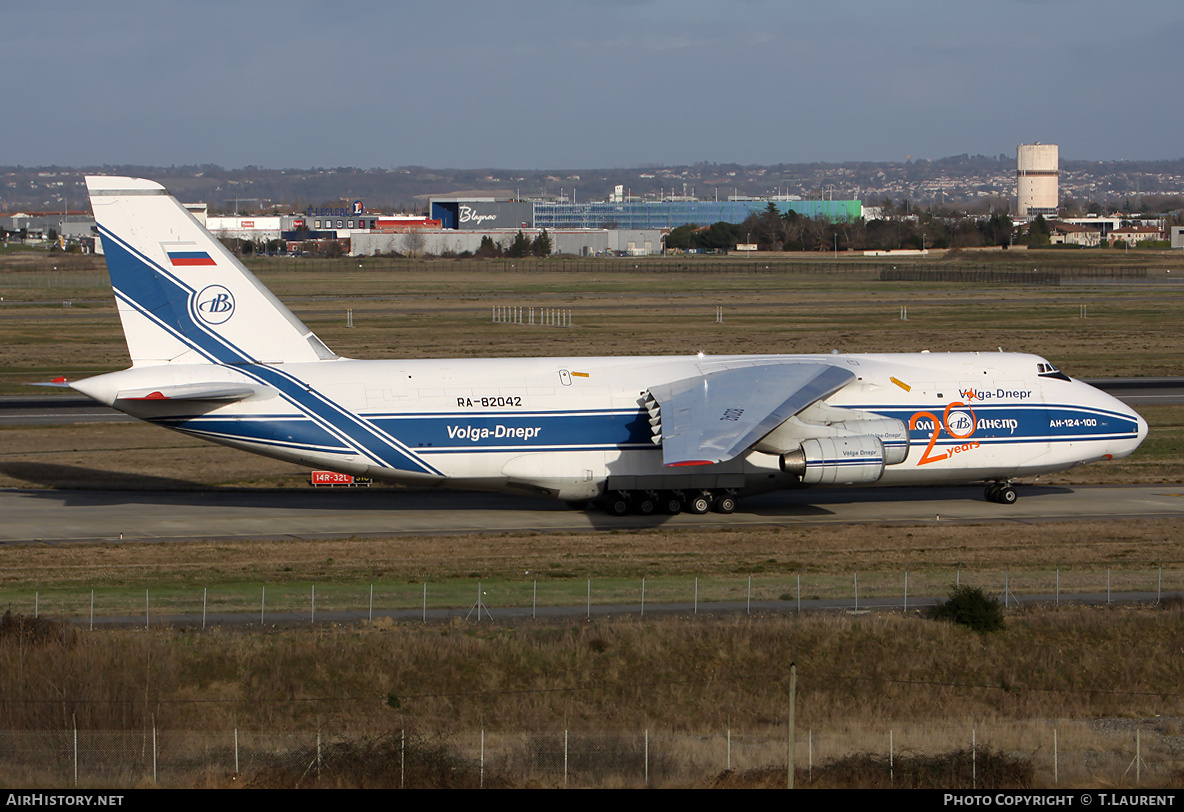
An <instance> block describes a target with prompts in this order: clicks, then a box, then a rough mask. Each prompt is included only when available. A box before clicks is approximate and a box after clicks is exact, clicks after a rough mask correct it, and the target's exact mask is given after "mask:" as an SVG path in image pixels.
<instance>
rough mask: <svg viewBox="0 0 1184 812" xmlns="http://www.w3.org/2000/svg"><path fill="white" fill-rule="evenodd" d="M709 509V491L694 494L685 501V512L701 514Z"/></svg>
mask: <svg viewBox="0 0 1184 812" xmlns="http://www.w3.org/2000/svg"><path fill="white" fill-rule="evenodd" d="M709 510H711V494H709V493H700V494H696V495H695V496H692V497H691V500H690V502H688V503H687V513H693V514H695V515H696V516H702V515H703V514H704V513H706V512H707V511H709Z"/></svg>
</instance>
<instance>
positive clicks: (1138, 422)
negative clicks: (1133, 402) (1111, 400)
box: [1112, 399, 1147, 460]
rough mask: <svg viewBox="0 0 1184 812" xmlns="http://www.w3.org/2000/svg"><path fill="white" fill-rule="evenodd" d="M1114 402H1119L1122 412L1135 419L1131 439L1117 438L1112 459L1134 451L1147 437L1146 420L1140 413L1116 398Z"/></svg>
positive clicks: (1127, 455) (1128, 454) (1125, 455)
mask: <svg viewBox="0 0 1184 812" xmlns="http://www.w3.org/2000/svg"><path fill="white" fill-rule="evenodd" d="M1115 402H1116V403H1117V404H1119V407H1120V408H1121V411H1122V412H1124V413H1125V414H1127V415H1129V416H1130V418H1131V419H1132V420H1134V421H1135V436H1134V437H1133V438H1131V439H1127V440H1119V441H1118V443H1117V444H1116V445H1117V448H1116V450H1115V452H1114V454H1113V455H1112V456H1113V459H1116V460H1118V459H1122V458H1123V457H1129V456H1130V455H1131V454H1133V453H1135V449H1136V448H1138V447H1139V446H1140V445H1141V444H1142V442H1143V440H1145V439H1147V421H1146V420H1144V419H1143V416H1142V415H1141V414H1139V413H1138V412H1136V411H1135V410H1134V409H1132V408H1131V407H1130V406H1127V405H1126V404H1125V403H1122V401H1119V400H1117V399H1116V400H1115Z"/></svg>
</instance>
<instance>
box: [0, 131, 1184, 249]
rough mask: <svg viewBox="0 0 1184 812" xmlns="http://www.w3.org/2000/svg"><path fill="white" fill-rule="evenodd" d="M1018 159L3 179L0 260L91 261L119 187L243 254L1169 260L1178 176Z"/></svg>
mask: <svg viewBox="0 0 1184 812" xmlns="http://www.w3.org/2000/svg"><path fill="white" fill-rule="evenodd" d="M1016 150H1017V151H1016V153H1013V154H1011V155H1008V154H1000V155H996V156H983V155H974V156H970V155H960V156H954V157H949V158H942V159H938V160H926V159H918V160H912V159H909V160H906V161H904V162H891V163H874V162H857V161H851V162H845V163H833V164H822V163H815V164H776V165H768V166H743V165H739V164H715V163H701V164H694V165H691V166H647V167H636V168H629V169H593V170H587V169H582V170H581V169H573V170H549V171H544V170H526V171H524V170H471V169H469V170H450V169H430V168H425V167H397V168H393V169H357V168H350V167H344V168H315V169H304V170H297V169H260V168H257V167H244V168H241V169H233V170H227V169H223V168H221V167H217V166H186V167H167V168H163V167H137V166H103V167H78V168H65V167H0V229H3V232H4V233H3V238H4V241H5V242H6V243H11V242H12V241H14V240H16V241H19V242H21V243H25V244H30V243H39V242H40V243H56V244H57V246H58V248H60V249H61V250H82V251H88V250H98V251H101V246H97V247H96V246H95V244H94V243H95V241H94V240H93V232H92V230H91V226H92V225H93V221H92V219H91V217H90V212H89V209H88V207H87V203H86V191H85V185H84V182H83V177H84V176H85V175H86V174H108V175H112V174H121V175H134V176H141V177H148V178H151V179H153V180H156V181H159V182H161V183H163V184H164V185H165V186H167V187H168V188H169V190H170V191H171V192H172V193H173V194H174V195H176V196H177V198H178V199H180V200H182V201H183V202H185V203H186V204H190V205H191V210H192V211H193V213H194V214H195V216H198V217H199V219H202V220H203V222H205V223H206V225H207V227H209V228H210V230H211V231H213V232H214V233H215V234H216V235H217V236H219V237H222V238H223V239H224V240H225V241H226V242H227V244H228V246H230V247H232V248H233V249H234V250H236V251H240V252H244V253H264V252H265V253H297V254H302V255H303V254H326V253H327V254H331V255H338V254H343V253H349V254H354V255H374V254H390V255H442V256H457V255H461V256H467V255H486V256H502V255H510V256H513V255H519V254H520V253H521V252H524V251H525V252H530V253H535V254H550V253H564V254H575V255H604V254H610V255H611V254H629V255H639V254H652V253H660V252H671V251H676V252H677V251H692V252H694V251H712V252H715V251H736V250H741V251H745V250H746V251H757V250H760V251H768V250H805V251H810V250H815V251H819V250H832V251H836V252H837V251H853V250H859V251H878V250H920V251H925V250H929V249H935V248H952V247H968V248H969V247H982V246H1000V247H1002V246H1015V245H1023V244H1028V243H1032V242H1035V243H1037V244H1050V245H1057V244H1062V245H1068V246H1077V247H1100V246H1114V245H1119V246H1120V247H1135V246H1138V245H1140V244H1142V245H1143V246H1145V247H1168V246H1169V245H1171V246H1172V247H1184V243H1180V244H1179V245H1178V244H1177V243H1178V242H1179V240H1178V238H1177V235H1176V231H1177V230H1178V229H1179V226H1181V225H1184V159H1176V160H1167V161H1143V162H1120V161H1115V162H1093V161H1062V160H1060V159H1059V156H1058V154H1057V147H1056V146H1055V145H1020V146H1019V147H1017V148H1016ZM1025 151H1026V152H1025ZM1025 195H1027V197H1028V198H1030V199H1028V200H1027V201H1025V199H1024V198H1025ZM1037 198H1038V199H1037Z"/></svg>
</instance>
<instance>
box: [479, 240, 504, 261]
mask: <svg viewBox="0 0 1184 812" xmlns="http://www.w3.org/2000/svg"><path fill="white" fill-rule="evenodd" d="M501 255H502V247H501V246H500V245H498V244H497V243H495V242H494V241H493V237H490V236H489V235H488V234H486V235H485V236H483V237H482V238H481V245H480V246H479V247H478V248H477V256H479V257H483V258H485V259H493V258H494V257H500V256H501Z"/></svg>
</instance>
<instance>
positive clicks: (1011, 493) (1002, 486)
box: [987, 482, 1019, 505]
mask: <svg viewBox="0 0 1184 812" xmlns="http://www.w3.org/2000/svg"><path fill="white" fill-rule="evenodd" d="M1018 498H1019V494H1017V493H1016V492H1015V488H1013V487H1011V485H1010V484H1008V483H1006V482H995V483H993V484H991V485H988V486H987V501H988V502H995V503H996V504H1000V505H1014V504H1015V500H1016V499H1018Z"/></svg>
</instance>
